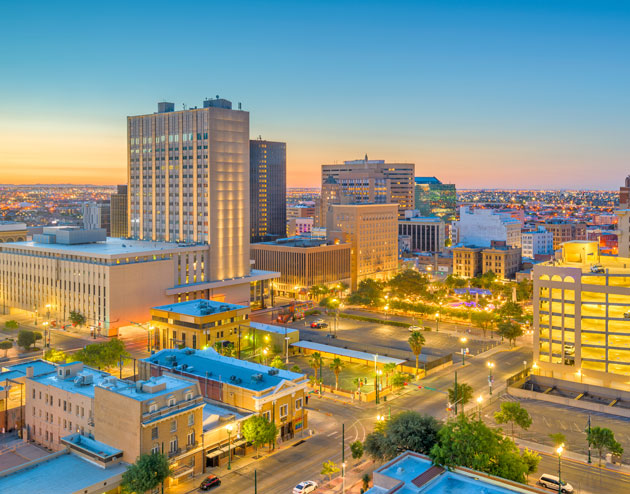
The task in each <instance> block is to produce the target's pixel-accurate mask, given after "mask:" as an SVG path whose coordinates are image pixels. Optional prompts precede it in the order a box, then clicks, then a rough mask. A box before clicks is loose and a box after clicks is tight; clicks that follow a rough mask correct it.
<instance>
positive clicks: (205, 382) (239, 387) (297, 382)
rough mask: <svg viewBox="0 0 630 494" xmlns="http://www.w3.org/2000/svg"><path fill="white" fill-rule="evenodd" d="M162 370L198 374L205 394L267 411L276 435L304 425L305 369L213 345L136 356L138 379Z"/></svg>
mask: <svg viewBox="0 0 630 494" xmlns="http://www.w3.org/2000/svg"><path fill="white" fill-rule="evenodd" d="M164 372H172V373H174V374H176V375H178V376H179V375H181V376H184V377H188V378H192V379H196V380H198V381H199V384H200V389H201V392H202V393H203V395H204V396H205V397H206V398H209V399H211V400H215V401H218V402H221V403H224V404H226V405H229V406H235V407H238V408H241V409H245V410H250V411H252V412H254V413H257V414H260V415H263V416H265V417H267V418H268V419H269V420H270V421H273V422H275V423H276V425H277V426H278V429H279V432H280V438H281V439H288V438H291V437H293V436H294V435H295V434H297V433H301V432H302V431H303V430H304V428H306V427H307V417H308V414H307V412H306V410H305V409H304V406H305V404H306V402H305V398H306V392H305V390H306V386H307V379H306V376H305V375H304V374H297V373H295V372H290V371H287V370H282V369H275V368H273V367H267V366H266V365H261V364H256V363H253V362H249V361H245V360H238V359H235V358H231V357H223V356H221V355H219V354H217V352H215V351H214V350H212V349H207V350H202V351H200V350H196V351H195V350H192V349H183V350H162V351H161V352H157V353H155V354H154V355H151V356H150V357H149V358H146V359H143V360H141V361H139V373H140V376H141V377H142V378H143V379H147V378H149V377H150V376H154V377H155V376H160V375H162V374H163V373H164Z"/></svg>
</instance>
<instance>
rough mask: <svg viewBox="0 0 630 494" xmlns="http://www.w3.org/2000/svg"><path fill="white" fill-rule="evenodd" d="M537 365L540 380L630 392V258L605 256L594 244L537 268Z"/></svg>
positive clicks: (567, 249)
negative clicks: (569, 382)
mask: <svg viewBox="0 0 630 494" xmlns="http://www.w3.org/2000/svg"><path fill="white" fill-rule="evenodd" d="M533 279H534V361H535V362H536V364H537V366H538V367H539V369H540V370H539V373H540V375H545V376H549V377H555V378H559V379H566V380H572V381H575V380H576V379H578V380H580V381H583V382H585V383H589V384H596V385H604V386H611V385H613V386H617V387H620V388H621V389H627V383H628V378H629V377H630V349H629V348H630V318H629V317H628V314H629V311H628V307H630V258H625V257H614V256H600V253H599V248H598V243H597V242H594V241H570V242H566V243H564V244H563V245H562V257H561V259H554V260H553V261H549V262H547V263H544V264H536V265H535V266H534V271H533Z"/></svg>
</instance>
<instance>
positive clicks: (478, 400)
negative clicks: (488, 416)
mask: <svg viewBox="0 0 630 494" xmlns="http://www.w3.org/2000/svg"><path fill="white" fill-rule="evenodd" d="M482 401H483V397H482V396H481V395H479V396H478V397H477V405H478V406H479V422H481V402H482Z"/></svg>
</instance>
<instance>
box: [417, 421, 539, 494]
mask: <svg viewBox="0 0 630 494" xmlns="http://www.w3.org/2000/svg"><path fill="white" fill-rule="evenodd" d="M429 456H431V459H432V460H433V462H434V463H435V464H437V465H442V466H444V467H447V468H449V469H451V468H454V467H457V466H462V467H467V468H472V469H474V470H479V471H481V472H485V473H488V474H490V475H496V476H498V477H503V478H506V479H509V480H513V481H515V482H521V483H524V482H525V475H526V473H527V472H528V470H529V467H528V465H527V464H526V462H525V460H524V459H523V457H522V456H521V455H520V453H519V450H518V447H517V446H516V444H514V441H512V440H511V439H510V438H508V437H504V436H503V435H502V434H501V433H500V431H495V430H493V429H491V428H490V427H488V426H487V425H486V424H484V423H483V422H482V421H480V420H474V419H469V418H468V417H466V415H464V414H463V413H462V414H460V415H458V416H457V418H456V419H455V420H452V421H449V422H448V423H447V424H446V425H444V426H443V427H442V428H441V429H440V431H439V432H438V441H437V443H436V444H435V445H434V446H433V448H431V452H430V455H429Z"/></svg>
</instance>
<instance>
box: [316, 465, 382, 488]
mask: <svg viewBox="0 0 630 494" xmlns="http://www.w3.org/2000/svg"><path fill="white" fill-rule="evenodd" d="M376 468H377V466H376V465H374V463H373V462H372V461H371V460H362V461H360V462H359V463H357V464H356V465H354V466H353V467H351V468H349V469H348V470H346V490H345V493H346V494H359V493H360V492H361V488H362V487H363V481H362V478H363V475H365V474H366V473H369V474H370V478H371V477H372V471H373V470H375V469H376ZM336 475H337V477H335V478H334V479H332V480H331V481H329V482H326V483H323V484H321V485H320V487H319V488H318V489H317V494H335V493H340V492H341V491H342V490H343V479H342V477H341V473H339V474H336ZM370 483H371V482H370Z"/></svg>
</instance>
